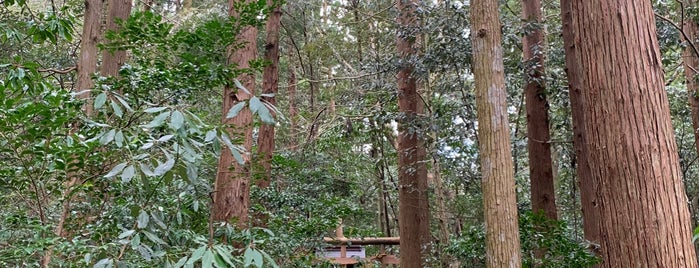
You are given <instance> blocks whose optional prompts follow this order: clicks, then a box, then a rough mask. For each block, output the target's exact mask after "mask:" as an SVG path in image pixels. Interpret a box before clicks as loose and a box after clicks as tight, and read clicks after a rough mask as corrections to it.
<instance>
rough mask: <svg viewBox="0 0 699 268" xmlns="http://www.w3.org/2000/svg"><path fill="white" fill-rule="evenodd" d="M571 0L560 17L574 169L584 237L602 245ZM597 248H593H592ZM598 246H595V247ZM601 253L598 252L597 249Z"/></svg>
mask: <svg viewBox="0 0 699 268" xmlns="http://www.w3.org/2000/svg"><path fill="white" fill-rule="evenodd" d="M571 1H572V0H561V2H560V3H561V20H562V22H563V30H562V31H563V46H564V47H565V61H566V74H567V76H568V94H569V97H570V110H571V113H572V116H573V147H574V149H575V164H576V165H575V171H576V174H577V177H578V185H579V188H580V203H581V207H582V214H583V230H584V231H585V239H587V240H588V241H591V242H592V243H594V244H597V245H599V243H600V239H601V238H602V237H601V234H600V229H599V227H600V224H599V223H598V222H597V221H598V220H601V217H600V214H599V213H600V212H599V207H598V199H597V193H598V192H597V188H598V186H597V185H596V184H595V183H594V182H593V180H592V173H591V172H592V171H591V170H590V165H589V164H588V162H587V151H586V146H585V143H586V142H585V136H584V133H585V128H584V125H583V122H584V120H583V118H584V116H585V114H584V112H583V111H584V105H583V99H582V97H581V90H582V81H581V78H582V73H581V70H580V62H579V59H578V55H577V54H576V44H577V42H578V40H576V36H575V32H574V31H575V30H574V29H573V25H572V23H573V17H572V11H571ZM593 249H594V248H593ZM595 250H596V249H595ZM597 253H599V252H597Z"/></svg>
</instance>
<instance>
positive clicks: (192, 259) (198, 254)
mask: <svg viewBox="0 0 699 268" xmlns="http://www.w3.org/2000/svg"><path fill="white" fill-rule="evenodd" d="M204 251H206V246H201V247H199V248H198V249H197V250H195V251H194V253H192V257H190V258H189V261H187V263H188V264H194V262H196V261H198V260H199V259H201V256H202V255H204Z"/></svg>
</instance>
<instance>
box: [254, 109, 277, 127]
mask: <svg viewBox="0 0 699 268" xmlns="http://www.w3.org/2000/svg"><path fill="white" fill-rule="evenodd" d="M257 114H258V115H260V119H261V120H262V122H264V123H267V124H270V125H271V124H274V117H272V114H270V113H269V109H267V106H266V105H262V107H260V109H259V110H257Z"/></svg>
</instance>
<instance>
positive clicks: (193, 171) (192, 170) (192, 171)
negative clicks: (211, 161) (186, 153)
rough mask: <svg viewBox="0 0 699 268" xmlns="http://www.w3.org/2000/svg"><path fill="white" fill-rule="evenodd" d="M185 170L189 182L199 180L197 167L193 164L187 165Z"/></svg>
mask: <svg viewBox="0 0 699 268" xmlns="http://www.w3.org/2000/svg"><path fill="white" fill-rule="evenodd" d="M186 169H187V178H188V179H189V180H190V181H191V182H194V181H196V180H197V179H198V178H199V171H198V169H197V166H195V165H193V164H188V165H187V167H186Z"/></svg>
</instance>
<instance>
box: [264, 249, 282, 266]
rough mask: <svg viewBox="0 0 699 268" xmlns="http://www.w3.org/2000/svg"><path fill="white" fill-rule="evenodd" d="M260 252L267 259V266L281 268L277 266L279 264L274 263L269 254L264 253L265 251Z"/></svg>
mask: <svg viewBox="0 0 699 268" xmlns="http://www.w3.org/2000/svg"><path fill="white" fill-rule="evenodd" d="M260 252H261V253H262V255H264V256H265V259H267V264H269V265H271V266H272V267H273V268H279V265H277V262H276V261H274V259H273V258H272V256H269V254H267V252H264V251H260Z"/></svg>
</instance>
